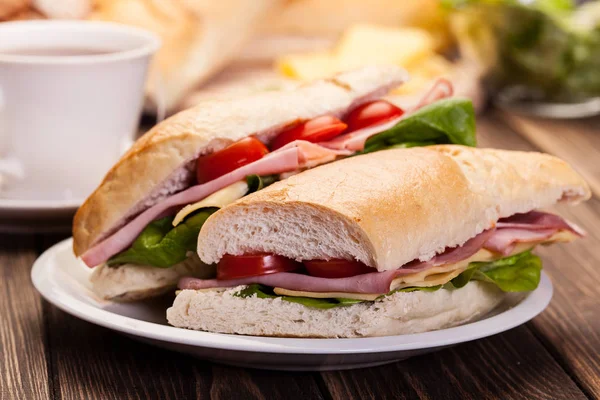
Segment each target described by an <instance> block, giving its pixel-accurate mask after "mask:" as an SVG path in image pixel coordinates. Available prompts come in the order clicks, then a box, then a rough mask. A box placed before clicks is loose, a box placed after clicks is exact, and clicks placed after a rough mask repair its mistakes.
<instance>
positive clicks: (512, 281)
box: [451, 251, 542, 292]
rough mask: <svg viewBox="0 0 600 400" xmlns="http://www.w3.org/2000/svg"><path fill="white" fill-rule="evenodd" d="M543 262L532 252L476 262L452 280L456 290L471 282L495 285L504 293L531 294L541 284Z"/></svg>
mask: <svg viewBox="0 0 600 400" xmlns="http://www.w3.org/2000/svg"><path fill="white" fill-rule="evenodd" d="M541 271H542V260H540V258H539V257H538V256H536V255H533V254H531V251H525V252H523V253H519V254H515V255H514V256H510V257H505V258H502V259H500V260H496V261H491V262H474V263H471V264H469V269H467V270H466V271H464V272H463V273H461V274H460V275H459V276H457V277H456V278H454V279H452V281H451V283H452V285H453V286H454V287H455V288H457V289H458V288H461V287H463V286H465V285H466V284H467V283H468V282H469V281H470V280H478V281H484V282H489V283H493V284H495V285H496V286H498V287H499V288H500V289H501V290H502V291H504V292H529V291H532V290H535V289H536V288H537V287H538V285H539V283H540V276H541Z"/></svg>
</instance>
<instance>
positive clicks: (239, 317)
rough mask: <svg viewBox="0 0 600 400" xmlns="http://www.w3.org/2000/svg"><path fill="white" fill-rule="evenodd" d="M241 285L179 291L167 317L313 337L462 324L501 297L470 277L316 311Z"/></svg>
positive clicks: (203, 325) (223, 329)
mask: <svg viewBox="0 0 600 400" xmlns="http://www.w3.org/2000/svg"><path fill="white" fill-rule="evenodd" d="M242 288H243V286H239V287H237V288H231V289H227V290H225V291H222V290H221V291H219V290H206V291H195V290H183V291H181V292H180V293H179V294H178V295H177V297H176V298H175V302H174V303H173V306H172V307H171V308H169V309H168V310H167V320H168V321H169V323H170V324H171V325H174V326H177V327H180V328H188V329H196V330H203V331H209V332H220V333H234V334H241V335H257V336H278V337H314V338H316V337H319V338H350V337H368V336H389V335H404V334H410V333H420V332H427V331H432V330H436V329H442V328H448V327H451V326H456V325H460V324H463V323H466V322H468V321H471V320H473V319H475V318H477V317H481V316H483V315H485V314H487V313H489V312H490V311H491V310H493V309H494V308H495V307H496V306H498V304H500V302H501V301H502V299H503V298H504V296H505V294H504V293H503V292H501V291H500V289H498V288H497V287H496V286H495V285H492V284H488V283H483V282H476V281H473V282H470V283H469V284H467V285H466V286H465V287H463V288H461V289H456V290H446V289H440V290H438V291H436V292H398V293H395V294H393V295H390V296H387V297H385V298H384V299H383V300H377V301H375V302H365V303H359V304H355V305H351V306H345V307H336V308H332V309H328V310H321V309H316V308H310V307H305V306H303V305H301V304H297V303H290V302H287V301H284V300H282V299H281V298H280V297H279V298H275V299H260V298H257V297H247V298H241V297H237V296H235V295H234V294H235V293H236V292H238V291H239V290H241V289H242Z"/></svg>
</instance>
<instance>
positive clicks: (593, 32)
mask: <svg viewBox="0 0 600 400" xmlns="http://www.w3.org/2000/svg"><path fill="white" fill-rule="evenodd" d="M445 2H446V4H447V5H448V6H450V7H451V8H453V9H454V10H455V11H454V12H453V13H452V16H451V18H452V22H453V23H452V27H453V31H454V33H455V35H456V36H457V39H458V42H459V44H460V48H461V50H462V51H463V52H464V53H467V55H468V57H470V58H474V59H476V60H478V62H479V64H480V65H482V66H483V67H484V69H485V72H486V77H485V81H486V84H487V85H488V86H489V89H490V91H491V92H498V91H501V90H503V89H513V90H515V89H518V90H516V91H514V93H515V94H519V93H522V95H526V96H527V97H529V98H531V99H533V100H540V99H541V100H544V101H559V102H576V101H582V100H586V99H588V98H590V97H594V96H598V95H600V74H598V72H597V71H598V69H599V68H600V3H599V2H598V1H592V2H586V3H584V4H581V5H579V6H576V5H575V2H574V1H572V0H532V1H527V2H524V1H517V0H446V1H445ZM483 21H485V23H483Z"/></svg>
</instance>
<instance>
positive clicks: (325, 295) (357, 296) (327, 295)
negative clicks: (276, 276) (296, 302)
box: [273, 287, 381, 301]
mask: <svg viewBox="0 0 600 400" xmlns="http://www.w3.org/2000/svg"><path fill="white" fill-rule="evenodd" d="M273 292H274V293H275V294H278V295H281V296H294V297H310V298H312V299H335V298H344V299H353V300H365V301H373V300H375V299H376V298H378V297H379V296H381V295H380V294H376V293H343V292H304V291H302V290H289V289H283V288H278V287H276V288H274V289H273Z"/></svg>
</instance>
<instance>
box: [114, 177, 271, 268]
mask: <svg viewBox="0 0 600 400" xmlns="http://www.w3.org/2000/svg"><path fill="white" fill-rule="evenodd" d="M276 180H277V176H276V175H267V176H258V175H249V176H247V177H246V182H247V183H248V193H246V194H250V193H254V192H257V191H259V190H261V189H263V188H265V187H266V186H269V185H270V184H272V183H274V182H275V181H276ZM217 210H218V208H217V207H209V208H203V209H200V210H199V211H198V212H196V213H194V214H192V215H190V216H188V217H187V218H186V219H185V220H184V221H183V222H182V223H181V224H179V225H177V226H176V227H173V217H165V218H161V219H158V220H156V221H153V222H151V223H150V224H148V226H146V228H144V230H143V231H142V233H140V234H139V236H138V237H137V238H136V239H135V241H134V242H133V244H132V245H131V247H129V248H128V249H126V250H124V251H123V252H121V253H119V254H117V255H115V256H113V257H111V258H110V259H109V260H108V261H107V262H106V263H107V264H108V265H109V266H116V265H120V264H126V263H131V264H140V265H150V266H153V267H157V268H169V267H172V266H173V265H175V264H177V263H180V262H182V261H183V260H185V259H186V258H187V253H188V252H189V251H196V247H197V241H198V233H200V229H201V228H202V225H204V222H205V221H206V219H207V218H208V217H209V216H210V215H211V214H212V213H214V212H215V211H217Z"/></svg>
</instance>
